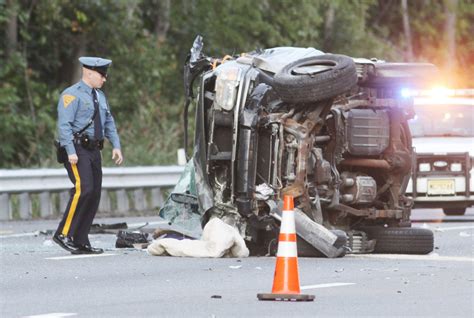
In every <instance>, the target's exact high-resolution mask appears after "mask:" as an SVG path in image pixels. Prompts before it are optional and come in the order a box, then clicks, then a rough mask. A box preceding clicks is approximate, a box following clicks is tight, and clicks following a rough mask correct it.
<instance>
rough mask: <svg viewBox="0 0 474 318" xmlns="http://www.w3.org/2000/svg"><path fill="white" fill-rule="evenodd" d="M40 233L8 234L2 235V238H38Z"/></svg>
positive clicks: (0, 236)
mask: <svg viewBox="0 0 474 318" xmlns="http://www.w3.org/2000/svg"><path fill="white" fill-rule="evenodd" d="M37 235H39V232H38V231H36V232H31V233H17V234H8V235H0V238H12V237H25V236H37Z"/></svg>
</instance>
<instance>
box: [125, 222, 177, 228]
mask: <svg viewBox="0 0 474 318" xmlns="http://www.w3.org/2000/svg"><path fill="white" fill-rule="evenodd" d="M146 223H147V222H141V223H132V224H127V226H128V228H134V227H139V226H144V225H145V224H146ZM160 224H168V221H156V222H148V224H146V226H149V225H160Z"/></svg>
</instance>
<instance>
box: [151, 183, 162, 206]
mask: <svg viewBox="0 0 474 318" xmlns="http://www.w3.org/2000/svg"><path fill="white" fill-rule="evenodd" d="M163 204H164V200H163V194H162V193H161V188H153V189H151V207H152V208H157V207H160V208H161V207H162V206H163Z"/></svg>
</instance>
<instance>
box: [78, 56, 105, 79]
mask: <svg viewBox="0 0 474 318" xmlns="http://www.w3.org/2000/svg"><path fill="white" fill-rule="evenodd" d="M79 62H81V64H82V66H84V67H85V68H88V69H90V70H93V71H96V72H99V73H100V74H102V75H103V76H107V69H108V67H109V66H110V64H112V60H108V59H103V58H101V57H92V56H82V57H80V58H79Z"/></svg>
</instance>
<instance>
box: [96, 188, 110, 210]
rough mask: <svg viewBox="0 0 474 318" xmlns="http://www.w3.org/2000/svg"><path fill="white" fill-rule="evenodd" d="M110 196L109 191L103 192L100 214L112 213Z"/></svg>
mask: <svg viewBox="0 0 474 318" xmlns="http://www.w3.org/2000/svg"><path fill="white" fill-rule="evenodd" d="M111 211H112V206H111V204H110V196H109V192H108V191H107V190H102V192H101V194H100V203H99V212H111Z"/></svg>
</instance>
